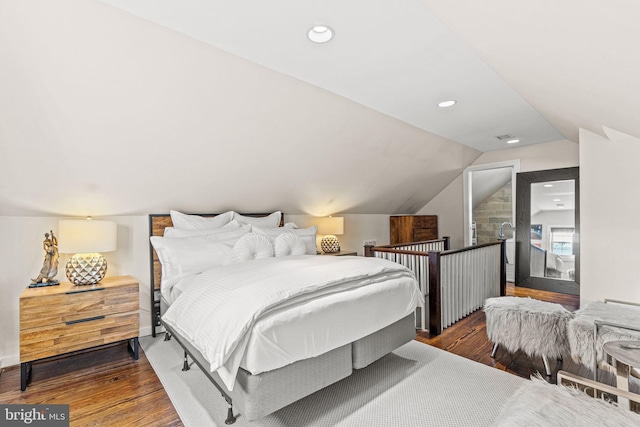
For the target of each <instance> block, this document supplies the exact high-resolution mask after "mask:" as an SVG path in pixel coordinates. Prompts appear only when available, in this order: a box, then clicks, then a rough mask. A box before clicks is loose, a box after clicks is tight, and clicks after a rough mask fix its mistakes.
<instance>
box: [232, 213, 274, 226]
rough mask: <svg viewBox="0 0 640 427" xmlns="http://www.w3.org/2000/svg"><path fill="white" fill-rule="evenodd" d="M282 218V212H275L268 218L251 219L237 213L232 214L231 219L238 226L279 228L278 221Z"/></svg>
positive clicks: (251, 217)
mask: <svg viewBox="0 0 640 427" xmlns="http://www.w3.org/2000/svg"><path fill="white" fill-rule="evenodd" d="M281 218H282V212H280V211H276V212H274V213H272V214H270V215H268V216H262V217H253V216H244V215H240V214H239V213H237V212H234V213H233V219H235V220H236V221H238V222H239V223H240V224H251V225H257V226H259V227H279V226H280V219H281Z"/></svg>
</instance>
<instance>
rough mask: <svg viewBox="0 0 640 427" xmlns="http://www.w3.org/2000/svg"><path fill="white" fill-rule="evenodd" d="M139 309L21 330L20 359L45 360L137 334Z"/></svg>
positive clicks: (24, 360)
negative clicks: (132, 311)
mask: <svg viewBox="0 0 640 427" xmlns="http://www.w3.org/2000/svg"><path fill="white" fill-rule="evenodd" d="M139 329H140V316H139V314H138V312H137V311H136V312H134V313H123V314H114V315H109V316H104V317H102V316H97V317H88V318H83V319H76V320H73V321H69V323H58V324H55V325H49V326H43V327H39V328H35V329H23V330H21V331H20V361H21V362H26V361H31V360H37V359H43V358H45V357H50V356H55V355H58V354H63V353H69V352H72V351H76V350H82V349H85V348H89V347H95V346H98V345H103V344H109V343H112V342H118V341H122V340H126V339H129V338H135V337H137V336H138V330H139Z"/></svg>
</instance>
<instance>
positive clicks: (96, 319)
mask: <svg viewBox="0 0 640 427" xmlns="http://www.w3.org/2000/svg"><path fill="white" fill-rule="evenodd" d="M138 287H139V284H138V281H137V280H136V279H135V278H133V277H131V276H114V277H106V278H104V279H103V280H102V281H101V282H100V283H98V284H97V285H92V286H76V285H74V284H72V283H69V282H63V283H60V285H58V286H47V287H41V288H27V289H25V290H24V292H22V295H20V368H21V384H20V385H21V389H22V390H25V389H26V387H27V383H28V379H29V377H30V374H31V363H32V362H34V361H37V360H40V359H45V358H48V357H52V356H58V355H61V354H65V353H70V352H73V351H77V350H84V349H88V348H91V347H97V346H101V345H104V344H110V343H114V342H118V341H124V340H130V341H129V342H130V345H131V350H132V352H133V357H134V359H136V360H137V359H138V334H139V330H140V316H139V313H138V310H139V308H140V301H139V296H138Z"/></svg>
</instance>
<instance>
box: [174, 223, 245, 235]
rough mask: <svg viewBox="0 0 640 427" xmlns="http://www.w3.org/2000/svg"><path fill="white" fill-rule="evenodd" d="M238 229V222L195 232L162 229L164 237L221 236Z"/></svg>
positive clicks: (181, 229)
mask: <svg viewBox="0 0 640 427" xmlns="http://www.w3.org/2000/svg"><path fill="white" fill-rule="evenodd" d="M238 228H240V223H239V222H238V221H231V222H229V223H227V224H225V225H223V226H222V227H220V228H202V229H197V230H188V229H184V228H176V227H167V228H165V229H164V237H193V236H205V235H209V234H222V233H226V232H228V231H230V230H235V229H238Z"/></svg>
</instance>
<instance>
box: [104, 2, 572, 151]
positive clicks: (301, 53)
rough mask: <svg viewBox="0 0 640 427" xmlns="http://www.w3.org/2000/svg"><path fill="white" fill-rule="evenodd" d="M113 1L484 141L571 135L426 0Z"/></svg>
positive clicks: (365, 101) (440, 129) (390, 110)
mask: <svg viewBox="0 0 640 427" xmlns="http://www.w3.org/2000/svg"><path fill="white" fill-rule="evenodd" d="M104 1H105V2H107V3H110V4H113V5H116V6H117V7H120V8H123V9H124V10H127V11H130V12H131V13H134V14H136V15H137V16H140V17H143V18H145V19H148V20H150V21H152V22H156V23H159V24H160V25H164V26H166V27H167V28H171V29H174V30H176V31H179V32H181V33H183V34H186V35H188V36H190V37H194V38H196V39H198V40H202V41H204V42H206V43H209V44H211V45H213V46H217V47H219V48H221V49H224V50H225V51H228V52H231V53H233V54H235V55H238V56H240V57H243V58H246V59H248V60H250V61H252V62H255V63H258V64H261V65H264V66H266V67H268V68H271V69H273V70H276V71H279V72H281V73H283V74H286V75H289V76H292V77H295V78H297V79H300V80H302V81H305V82H308V83H310V84H313V85H315V86H318V87H321V88H323V89H326V90H328V91H331V92H333V93H336V94H339V95H341V96H344V97H346V98H348V99H351V100H353V101H355V102H357V103H359V104H362V105H365V106H367V107H370V108H372V109H374V110H376V111H379V112H381V113H384V114H387V115H389V116H392V117H395V118H397V119H399V120H402V121H405V122H406V123H410V124H412V125H414V126H416V127H418V128H420V129H423V130H426V131H428V132H432V133H435V134H437V135H440V136H443V137H445V138H448V139H450V140H453V141H456V142H458V143H461V144H465V145H468V146H470V147H472V148H475V149H477V150H480V151H488V150H495V149H503V148H505V147H506V141H505V140H501V139H498V138H497V137H498V136H508V135H510V136H511V138H508V137H507V138H508V139H519V140H520V142H519V144H520V145H526V144H535V143H541V142H548V141H554V140H558V139H562V136H561V135H560V133H559V132H558V131H557V130H556V129H555V128H553V126H551V125H550V124H549V122H548V121H547V120H546V119H545V118H544V117H543V116H542V115H540V114H539V113H538V112H537V111H535V110H534V109H533V108H532V107H531V106H530V105H529V104H528V103H527V102H526V101H525V100H524V99H523V98H522V97H520V96H519V95H518V93H517V92H516V91H515V90H514V89H513V88H511V87H510V86H509V85H508V84H507V83H506V82H505V81H504V80H502V79H501V78H500V77H499V76H498V75H497V74H496V73H495V72H494V71H493V70H492V69H491V68H490V67H488V66H487V65H486V64H485V63H484V62H483V61H482V60H481V59H480V58H479V57H478V56H477V55H476V54H475V53H474V52H473V51H472V50H471V48H469V47H468V45H467V44H466V43H464V42H463V41H462V40H461V39H460V38H459V37H457V36H456V34H455V33H454V32H453V31H451V30H450V29H449V28H447V27H446V26H445V25H444V24H443V23H442V22H441V21H440V20H439V19H438V18H437V17H436V16H435V15H434V14H433V13H431V12H430V10H429V8H427V7H426V6H425V4H423V3H422V2H421V1H420V0H375V1H370V0H350V1H348V2H345V1H341V0H324V1H322V2H318V1H310V0H302V1H300V0H275V1H268V2H265V1H262V0H244V1H226V0H207V1H202V0H135V1H131V0H104ZM317 24H322V25H327V26H329V27H330V28H332V29H333V30H334V32H335V37H334V38H333V39H332V40H331V41H329V42H327V43H324V44H316V43H312V42H311V41H310V40H309V39H308V37H307V31H308V30H309V29H310V28H311V27H312V26H314V25H317ZM445 100H455V101H457V103H456V105H454V106H453V107H449V108H447V109H443V108H440V107H438V103H439V102H441V101H445Z"/></svg>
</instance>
